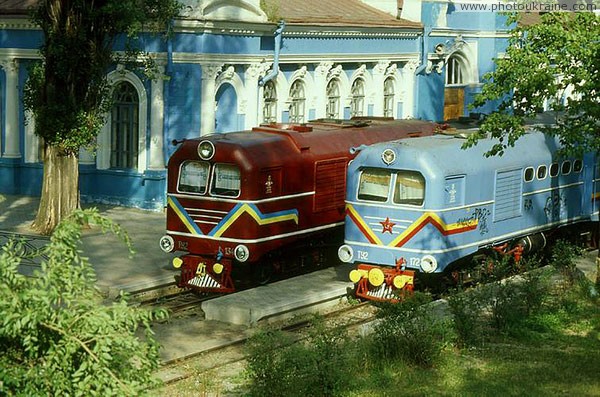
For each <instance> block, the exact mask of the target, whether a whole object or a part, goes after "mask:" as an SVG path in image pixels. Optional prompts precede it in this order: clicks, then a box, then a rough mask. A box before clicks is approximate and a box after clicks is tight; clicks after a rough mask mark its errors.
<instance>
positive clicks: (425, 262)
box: [421, 255, 438, 273]
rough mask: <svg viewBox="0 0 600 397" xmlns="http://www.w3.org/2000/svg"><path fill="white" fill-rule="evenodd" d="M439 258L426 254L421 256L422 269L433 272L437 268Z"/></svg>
mask: <svg viewBox="0 0 600 397" xmlns="http://www.w3.org/2000/svg"><path fill="white" fill-rule="evenodd" d="M437 267H438V263H437V260H435V258H434V257H433V256H431V255H425V256H423V257H422V258H421V270H423V271H424V272H425V273H433V272H435V269H437Z"/></svg>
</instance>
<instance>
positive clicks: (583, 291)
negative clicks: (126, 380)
mask: <svg viewBox="0 0 600 397" xmlns="http://www.w3.org/2000/svg"><path fill="white" fill-rule="evenodd" d="M571 282H572V280H571ZM590 286H591V284H590V283H578V282H575V283H569V282H568V281H565V283H564V284H561V285H560V286H559V287H558V288H551V289H549V290H546V291H544V292H543V293H544V296H543V297H540V298H543V299H542V301H543V305H541V307H540V308H539V309H537V310H535V311H534V312H533V313H530V314H529V315H522V316H521V317H517V319H516V320H514V319H513V320H511V322H509V323H508V326H505V327H504V328H501V329H499V328H497V327H496V326H495V325H494V323H493V321H491V319H487V320H485V321H484V325H483V326H481V324H480V325H479V326H478V328H477V330H478V332H480V333H481V337H478V338H475V341H476V342H475V343H474V344H471V345H469V344H461V343H457V340H458V339H457V336H456V335H457V334H454V336H452V334H453V332H451V331H452V329H450V328H452V327H451V326H448V327H449V328H448V331H449V332H444V335H445V336H444V338H445V341H444V343H443V344H442V351H441V354H440V355H439V356H438V355H437V354H436V355H435V360H433V361H432V362H430V363H428V365H419V364H415V361H414V360H410V359H409V360H407V359H406V357H403V355H402V354H382V349H381V346H382V344H386V345H387V342H386V340H385V339H381V338H378V337H375V336H374V335H368V336H364V337H356V336H352V335H348V336H343V338H342V337H341V336H342V334H340V333H339V332H337V331H335V330H330V329H326V328H325V329H324V328H321V329H318V328H316V330H317V332H315V333H314V337H313V339H314V340H313V341H312V342H310V341H309V343H308V344H307V345H305V346H304V347H295V348H293V349H290V350H287V351H286V350H283V351H282V353H280V354H278V353H277V352H273V351H272V347H273V340H272V338H266V339H265V342H264V343H265V345H264V349H263V350H261V347H260V344H259V345H256V344H255V345H254V352H255V353H254V354H259V355H264V354H265V353H266V354H267V355H268V356H270V357H271V358H272V359H275V360H277V361H275V362H276V363H277V370H276V371H275V370H271V369H270V368H266V367H265V368H262V366H264V364H263V363H262V361H259V362H258V364H259V366H260V368H259V369H262V370H266V371H263V372H264V373H266V374H267V375H269V374H270V376H272V379H271V380H270V381H271V382H281V381H283V379H286V382H294V381H295V380H298V381H299V382H303V383H300V384H299V386H298V387H294V385H293V384H290V386H289V387H288V389H286V395H288V396H292V397H293V396H294V395H295V394H294V390H297V391H298V394H297V395H303V394H302V393H304V392H306V391H307V387H306V381H307V380H309V381H310V383H315V382H317V380H316V379H318V378H319V376H318V374H319V373H321V374H322V373H323V371H325V372H327V373H328V375H329V377H330V379H329V381H331V382H333V383H332V384H335V385H338V386H336V387H335V388H332V389H330V391H329V392H321V391H320V390H322V389H320V388H318V387H317V388H309V389H308V390H311V392H312V394H311V395H315V396H317V395H323V396H343V397H379V396H382V397H384V396H494V397H495V396H498V395H502V396H524V395H526V396H533V397H535V396H540V397H541V396H544V397H545V396H590V397H591V396H600V304H599V303H600V302H599V298H598V297H597V294H596V296H590V293H589V292H590ZM540 291H541V290H540ZM536 293H538V292H536ZM539 293H541V292H539ZM479 299H481V298H479ZM465 307H466V308H469V307H471V306H465ZM409 309H410V307H409ZM401 314H402V313H401ZM408 314H409V315H411V316H412V315H414V314H415V313H413V312H410V313H408ZM417 314H418V313H417ZM402 315H406V313H404V314H402ZM488 315H489V313H488ZM484 317H485V314H484ZM390 324H391V327H390V329H392V330H393V329H396V328H398V327H402V322H397V321H396V322H393V321H392V322H391V323H390ZM320 326H321V327H323V325H322V324H321V325H320ZM403 328H406V327H403ZM408 329H409V330H412V332H424V334H423V340H427V338H431V341H432V342H435V340H437V339H435V338H437V336H435V335H431V334H429V333H426V332H427V330H425V329H423V330H420V329H417V328H410V327H409V328H408ZM398 335H399V337H404V336H405V335H402V334H398ZM436 335H437V334H436ZM448 335H450V337H448ZM325 336H327V337H325ZM332 338H333V339H332ZM330 339H331V340H332V341H334V342H335V343H333V344H331V346H333V345H335V346H334V348H333V350H334V351H336V352H338V353H336V354H334V356H335V357H334V358H335V360H333V359H332V358H331V357H330V356H331V354H330V353H331V350H332V349H331V348H328V347H327V343H328V342H327V341H329V340H330ZM405 340H406V341H407V342H406V343H410V342H411V339H405ZM323 342H325V343H326V344H323ZM394 342H395V343H393V345H394V347H393V348H394V349H401V348H402V346H403V345H402V343H397V341H394ZM311 343H314V344H313V345H311ZM319 343H320V344H319ZM331 346H330V347H331ZM405 347H406V348H407V349H408V347H409V346H405ZM256 352H258V353H256ZM323 352H325V353H327V354H324V353H323ZM342 352H343V354H342ZM325 356H327V357H329V358H326V357H325ZM340 357H343V360H339V358H340ZM331 360H332V361H331ZM340 361H342V362H340ZM272 363H273V362H272ZM328 363H329V364H328ZM330 364H331V365H334V366H335V368H336V371H329V370H327V368H332V367H331V365H330ZM340 366H341V367H342V369H343V370H342V371H341V372H340V371H338V370H337V369H339V367H340ZM315 369H316V370H315ZM245 371H246V372H245V373H244V369H241V368H240V369H238V371H237V372H234V373H233V374H231V373H230V374H229V377H228V378H226V377H225V375H224V374H222V375H223V376H219V375H218V374H214V373H213V374H210V376H204V377H203V376H202V375H201V374H198V375H197V376H195V377H193V378H191V379H190V380H189V381H186V382H179V383H178V384H177V385H172V386H169V387H164V388H162V389H160V390H158V391H157V392H158V393H156V395H169V396H192V395H196V396H197V395H201V396H249V395H252V394H251V392H252V391H254V395H260V396H269V395H276V394H274V393H272V392H271V393H269V391H268V390H269V389H267V390H265V389H260V388H258V389H257V388H256V384H253V383H252V382H253V379H252V377H251V376H250V375H249V374H248V372H247V371H248V367H246V369H245ZM319 371H321V372H319ZM311 376H312V378H311ZM340 380H341V381H340ZM313 381H314V382H313ZM232 385H235V386H232ZM253 385H254V387H253ZM271 390H273V389H271ZM290 390H291V391H292V392H291V393H290ZM331 390H333V391H331ZM324 393H326V394H324ZM304 395H305V394H304Z"/></svg>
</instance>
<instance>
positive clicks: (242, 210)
mask: <svg viewBox="0 0 600 397" xmlns="http://www.w3.org/2000/svg"><path fill="white" fill-rule="evenodd" d="M244 213H248V214H249V215H250V216H251V217H252V218H254V220H255V221H256V223H258V224H259V225H261V226H263V225H269V224H271V223H277V222H283V221H294V222H295V223H296V225H297V224H298V215H296V214H286V215H279V216H275V217H272V218H265V219H263V218H261V217H260V215H259V214H258V213H257V212H256V211H255V210H254V208H252V207H250V206H249V205H248V204H244V205H242V206H241V207H239V208H238V209H237V211H236V212H235V213H234V214H233V215H232V216H231V217H230V218H229V219H228V220H227V222H225V223H224V224H223V225H221V227H220V228H219V230H217V231H216V232H215V233H214V234H213V236H215V237H221V236H222V235H223V233H225V231H226V230H227V229H228V228H229V226H231V225H232V224H233V223H234V222H235V221H236V220H237V219H238V218H239V217H240V216H242V214H244Z"/></svg>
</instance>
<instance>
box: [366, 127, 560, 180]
mask: <svg viewBox="0 0 600 397" xmlns="http://www.w3.org/2000/svg"><path fill="white" fill-rule="evenodd" d="M464 142H465V140H464V135H461V134H460V133H459V134H457V135H442V134H438V135H434V136H430V137H422V138H415V139H408V140H397V141H391V142H384V143H379V144H375V145H372V146H370V147H369V148H368V149H366V150H365V151H364V154H363V153H361V159H360V160H358V161H357V163H361V164H364V165H369V166H373V165H376V166H381V165H382V164H383V163H382V161H381V152H382V151H383V150H384V149H385V148H394V149H396V151H397V157H398V159H399V161H398V162H397V163H395V164H393V165H392V166H393V167H394V168H413V169H422V170H423V171H424V172H428V173H431V174H436V173H440V172H443V173H444V174H446V175H449V174H458V173H468V172H470V170H473V169H480V168H484V167H489V168H494V169H501V168H510V167H514V166H525V165H529V164H530V163H531V164H535V163H537V162H544V161H549V160H551V159H550V158H549V156H550V155H549V152H550V153H554V152H555V151H556V149H558V148H559V146H560V145H559V143H558V140H556V139H555V138H552V137H549V136H547V135H545V134H543V133H542V132H539V131H531V132H529V133H526V134H525V135H524V136H522V137H521V138H520V139H519V140H518V141H517V142H516V143H515V146H514V147H509V148H507V149H506V150H505V151H504V154H503V155H502V156H491V157H485V153H486V152H488V151H489V150H490V149H491V147H492V145H493V144H495V143H497V140H495V139H489V138H485V139H482V140H480V141H479V143H478V144H477V145H475V146H474V147H471V148H468V149H462V148H461V146H462V144H463V143H464Z"/></svg>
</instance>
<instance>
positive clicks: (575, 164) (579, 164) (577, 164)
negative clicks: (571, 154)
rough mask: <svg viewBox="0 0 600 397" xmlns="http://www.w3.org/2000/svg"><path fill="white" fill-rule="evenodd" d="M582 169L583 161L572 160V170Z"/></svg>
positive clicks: (579, 170)
mask: <svg viewBox="0 0 600 397" xmlns="http://www.w3.org/2000/svg"><path fill="white" fill-rule="evenodd" d="M582 169H583V162H582V161H581V160H580V159H577V160H575V161H573V172H576V173H579V172H581V170H582Z"/></svg>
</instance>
